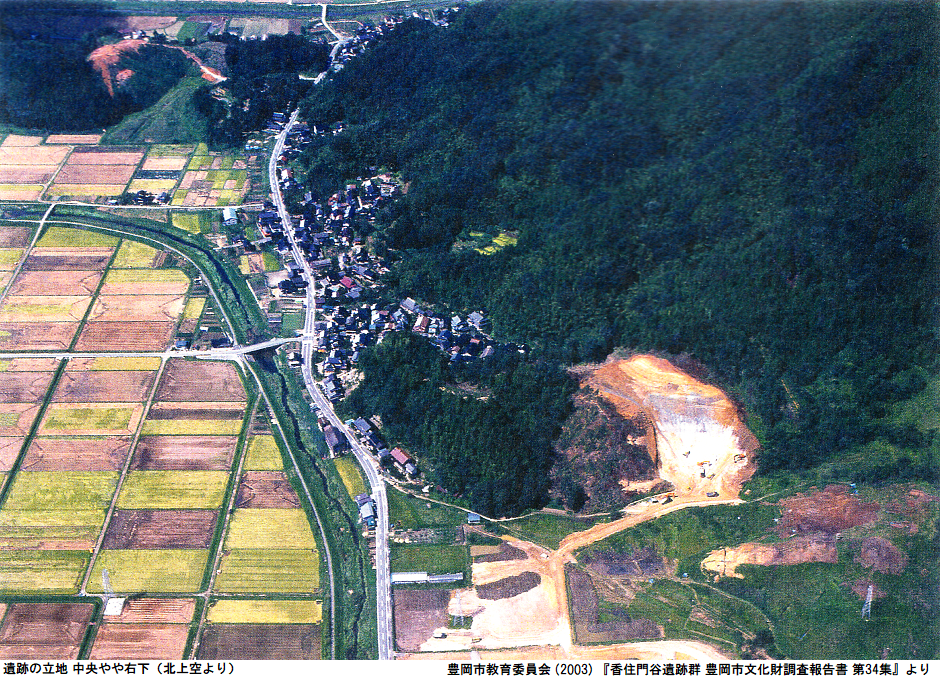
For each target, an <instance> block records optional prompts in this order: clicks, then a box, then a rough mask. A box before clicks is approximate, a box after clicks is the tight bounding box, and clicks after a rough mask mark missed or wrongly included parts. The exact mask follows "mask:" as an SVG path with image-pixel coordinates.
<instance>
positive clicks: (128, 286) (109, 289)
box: [101, 276, 189, 297]
mask: <svg viewBox="0 0 940 678" xmlns="http://www.w3.org/2000/svg"><path fill="white" fill-rule="evenodd" d="M188 289H189V279H187V278H183V279H180V280H172V281H169V282H162V281H159V280H157V281H147V282H138V281H135V282H117V283H116V282H113V276H112V277H111V278H108V279H107V280H105V281H104V285H102V286H101V294H102V295H104V296H120V295H125V294H147V295H151V296H158V295H165V296H173V297H178V296H180V295H183V294H186V290H188Z"/></svg>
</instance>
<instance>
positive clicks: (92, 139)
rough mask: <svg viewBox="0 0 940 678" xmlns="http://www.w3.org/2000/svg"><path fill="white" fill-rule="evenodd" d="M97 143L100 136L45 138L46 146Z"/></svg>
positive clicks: (61, 135) (56, 136)
mask: <svg viewBox="0 0 940 678" xmlns="http://www.w3.org/2000/svg"><path fill="white" fill-rule="evenodd" d="M99 141H101V135H100V134H50V135H49V136H48V137H46V143H47V144H97V143H98V142H99Z"/></svg>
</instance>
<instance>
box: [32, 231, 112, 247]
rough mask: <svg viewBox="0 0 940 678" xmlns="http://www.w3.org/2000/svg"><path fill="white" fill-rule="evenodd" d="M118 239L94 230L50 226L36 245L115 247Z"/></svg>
mask: <svg viewBox="0 0 940 678" xmlns="http://www.w3.org/2000/svg"><path fill="white" fill-rule="evenodd" d="M120 241H121V240H120V238H115V237H114V236H111V235H105V234H103V233H95V232H94V231H84V230H81V229H78V228H64V227H61V226H50V227H49V228H47V229H46V232H45V233H43V234H42V236H41V237H40V238H39V241H38V242H37V243H36V247H115V246H116V245H117V244H118V243H119V242H120Z"/></svg>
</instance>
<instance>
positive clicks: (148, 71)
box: [0, 16, 192, 131]
mask: <svg viewBox="0 0 940 678" xmlns="http://www.w3.org/2000/svg"><path fill="white" fill-rule="evenodd" d="M0 19H2V16H0ZM117 40H119V36H118V35H117V34H116V33H114V32H113V31H112V30H110V29H108V28H97V29H94V30H89V31H88V32H86V33H84V34H82V35H81V36H75V35H73V36H68V37H63V36H60V35H43V34H34V33H25V34H24V33H23V32H22V31H13V30H10V29H7V28H6V26H5V25H4V24H3V23H2V22H0V63H2V64H3V68H0V123H5V124H9V125H15V126H17V127H24V128H35V129H45V130H52V131H83V130H93V129H101V128H103V127H108V126H110V125H113V124H115V123H117V122H119V121H120V120H121V119H123V118H124V116H126V115H128V114H129V113H134V112H136V111H140V110H143V109H144V108H147V107H148V106H150V105H152V104H153V103H155V102H156V101H157V100H158V99H159V98H160V97H161V96H163V95H164V94H165V93H166V92H167V91H169V90H170V88H172V87H173V86H174V85H175V84H176V83H177V82H178V81H179V79H180V78H181V77H182V76H183V75H185V74H186V72H187V71H188V70H189V69H190V67H191V66H192V64H191V62H190V61H189V60H188V59H187V58H186V57H185V56H184V55H183V54H182V52H180V51H178V50H170V49H166V48H164V47H159V46H155V45H145V46H143V47H142V48H141V49H140V50H139V51H138V52H136V53H135V52H128V53H126V54H124V55H123V56H122V58H121V60H120V62H119V64H118V65H117V67H116V68H115V69H114V70H115V72H117V70H120V69H128V70H131V71H134V75H133V76H132V77H131V78H129V79H128V80H127V81H125V82H124V83H123V84H122V85H121V86H120V87H118V88H117V89H116V90H115V92H114V96H111V94H110V93H109V92H108V90H107V88H106V87H105V84H104V81H103V80H102V77H101V74H100V73H99V72H97V71H96V70H95V69H94V68H93V67H92V64H91V63H90V62H89V61H88V55H89V54H90V53H91V52H92V51H93V50H94V49H95V48H97V47H99V46H100V45H101V44H102V43H104V42H114V41H117Z"/></svg>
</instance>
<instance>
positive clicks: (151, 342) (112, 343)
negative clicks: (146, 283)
mask: <svg viewBox="0 0 940 678" xmlns="http://www.w3.org/2000/svg"><path fill="white" fill-rule="evenodd" d="M175 328H176V324H175V323H173V322H135V323H130V322H89V323H86V324H85V327H84V329H83V330H82V334H81V336H79V338H78V342H77V343H76V345H75V349H76V350H78V351H122V350H136V351H160V350H163V349H165V348H166V346H167V343H168V342H169V341H170V338H171V337H172V336H173V330H174V329H175ZM0 329H2V327H0Z"/></svg>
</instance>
